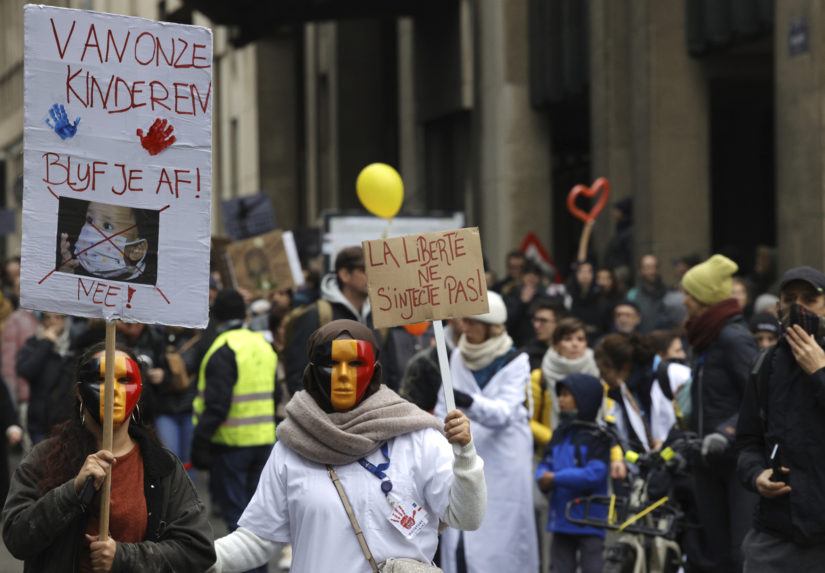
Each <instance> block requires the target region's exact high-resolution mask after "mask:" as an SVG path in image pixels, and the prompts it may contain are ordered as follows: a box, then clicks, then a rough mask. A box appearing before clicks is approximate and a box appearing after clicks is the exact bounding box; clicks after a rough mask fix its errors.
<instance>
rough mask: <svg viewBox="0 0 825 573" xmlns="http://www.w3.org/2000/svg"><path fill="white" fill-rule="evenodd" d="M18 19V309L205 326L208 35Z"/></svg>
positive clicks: (98, 22)
mask: <svg viewBox="0 0 825 573" xmlns="http://www.w3.org/2000/svg"><path fill="white" fill-rule="evenodd" d="M24 10H25V25H24V27H25V56H24V65H25V68H24V77H25V85H24V91H25V118H24V122H25V124H24V133H25V147H24V162H25V166H24V191H23V247H22V259H23V261H22V275H21V304H22V305H23V306H24V307H26V308H31V309H39V310H46V311H54V312H62V313H66V314H73V315H79V316H87V317H92V318H106V319H114V318H119V319H123V320H127V321H138V322H144V323H162V324H172V325H180V326H189V327H203V326H205V325H206V322H207V319H208V284H209V244H210V241H209V238H210V228H211V221H210V213H211V209H210V202H211V187H212V165H211V139H212V129H211V125H212V36H211V32H210V31H209V30H208V29H206V28H201V27H196V26H185V25H179V24H168V23H160V22H154V21H151V20H144V19H141V18H132V17H126V16H116V15H112V14H101V13H95V12H88V11H82V10H69V9H62V8H52V7H48V6H36V5H27V6H26V7H25V8H24Z"/></svg>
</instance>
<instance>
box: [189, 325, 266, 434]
mask: <svg viewBox="0 0 825 573" xmlns="http://www.w3.org/2000/svg"><path fill="white" fill-rule="evenodd" d="M224 345H227V346H229V348H231V349H232V351H233V352H234V353H235V363H236V364H237V367H238V380H237V382H236V383H235V386H234V387H233V389H232V405H231V406H230V407H229V414H228V415H227V417H226V420H224V422H223V424H221V425H220V427H219V428H218V429H217V430H216V431H215V433H214V434H213V436H212V442H214V443H216V444H222V445H225V446H234V447H244V446H264V445H268V444H273V443H275V396H274V393H275V369H276V367H277V364H278V357H277V355H276V354H275V351H274V350H273V349H272V346H271V345H270V344H269V343H268V342H267V341H266V339H265V338H264V337H263V335H262V334H261V333H259V332H253V331H251V330H247V329H246V328H239V329H235V330H228V331H226V332H224V333H223V334H220V335H219V336H218V337H217V338H216V339H215V342H213V343H212V346H210V347H209V350H208V351H207V353H206V355H205V356H204V357H203V361H201V367H200V372H199V374H198V394H197V396H196V397H195V400H194V402H192V410H193V415H192V419H193V422H194V423H195V425H197V423H198V416H200V415H201V414H202V413H203V409H204V399H203V396H204V392H205V391H206V365H207V363H208V362H209V359H210V358H212V355H213V354H214V353H215V352H217V351H218V350H219V349H220V348H222V347H223V346H224Z"/></svg>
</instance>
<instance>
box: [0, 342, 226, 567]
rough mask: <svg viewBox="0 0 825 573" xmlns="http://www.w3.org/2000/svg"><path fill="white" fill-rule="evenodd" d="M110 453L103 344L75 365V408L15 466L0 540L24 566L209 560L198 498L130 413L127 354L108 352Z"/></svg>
mask: <svg viewBox="0 0 825 573" xmlns="http://www.w3.org/2000/svg"><path fill="white" fill-rule="evenodd" d="M114 371H115V378H116V382H115V400H114V404H113V422H114V434H113V443H112V451H106V450H103V449H101V443H102V429H101V412H102V410H103V404H102V403H101V402H102V400H101V394H102V389H103V377H104V372H105V358H104V352H103V349H102V345H97V346H94V347H92V348H91V349H89V350H88V351H87V352H86V353H84V355H83V356H81V358H80V360H79V361H78V366H77V369H76V371H75V379H76V380H77V393H76V396H77V398H76V404H75V410H74V411H75V414H74V416H73V417H72V418H71V419H70V420H68V421H67V422H65V423H63V424H62V425H60V426H58V427H57V428H55V430H54V432H53V433H52V436H51V437H50V438H49V439H47V440H45V441H44V442H42V443H41V444H39V445H37V446H36V447H35V448H34V449H33V450H32V451H31V452H30V453H29V455H28V456H27V457H26V458H25V459H24V460H23V462H22V463H21V465H20V466H19V467H18V468H17V471H16V472H15V473H14V476H13V477H12V482H11V489H10V491H9V496H8V498H7V499H6V505H5V507H4V508H3V540H4V541H5V544H6V547H8V549H9V551H10V552H11V554H12V555H14V556H15V557H16V558H18V559H22V560H24V561H25V570H26V571H37V572H49V571H81V572H85V571H94V572H95V573H98V572H107V571H112V570H117V571H147V570H151V571H169V572H170V573H171V572H173V571H174V572H179V571H192V572H196V571H204V570H205V569H206V568H208V567H209V566H210V565H211V564H212V563H213V562H214V560H215V554H214V550H213V548H212V543H211V539H212V538H211V530H210V527H209V522H208V520H207V515H206V512H205V511H204V507H203V504H201V502H200V500H199V499H198V496H197V493H196V492H195V488H194V487H193V486H192V483H191V482H190V481H189V477H188V476H187V474H186V471H185V470H184V469H183V466H182V465H181V463H180V461H179V460H178V459H177V458H175V457H174V456H173V455H171V454H170V453H169V452H167V451H166V450H164V449H163V447H162V446H161V445H160V444H159V443H158V442H157V440H156V439H155V438H154V437H153V435H152V434H151V432H149V431H148V430H147V429H145V428H144V427H143V426H142V425H141V424H140V422H136V421H135V420H134V418H133V414H134V413H135V409H136V405H137V402H138V399H139V398H140V393H141V389H142V382H141V377H140V369H139V366H138V364H137V362H136V361H135V360H134V358H133V357H132V356H131V355H130V354H129V353H127V352H125V351H122V350H119V351H117V352H116V355H115V366H114ZM107 469H110V470H111V472H112V491H111V506H110V517H109V520H110V521H109V531H110V536H109V539H108V540H106V541H98V516H99V503H100V496H99V495H97V493H96V492H97V490H99V489H100V487H101V485H102V484H103V480H104V478H105V475H106V470H107Z"/></svg>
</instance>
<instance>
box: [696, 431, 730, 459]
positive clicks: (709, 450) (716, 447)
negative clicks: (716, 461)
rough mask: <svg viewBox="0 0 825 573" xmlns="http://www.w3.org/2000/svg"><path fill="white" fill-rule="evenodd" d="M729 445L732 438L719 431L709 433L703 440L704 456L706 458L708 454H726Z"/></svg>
mask: <svg viewBox="0 0 825 573" xmlns="http://www.w3.org/2000/svg"><path fill="white" fill-rule="evenodd" d="M729 446H730V440H728V439H727V438H726V437H725V436H724V435H723V434H720V433H718V432H714V433H713V434H708V435H707V436H705V439H703V440H702V457H703V458H706V457H707V456H708V454H710V455H713V456H717V455H721V454H724V453H725V451H727V449H728V447H729Z"/></svg>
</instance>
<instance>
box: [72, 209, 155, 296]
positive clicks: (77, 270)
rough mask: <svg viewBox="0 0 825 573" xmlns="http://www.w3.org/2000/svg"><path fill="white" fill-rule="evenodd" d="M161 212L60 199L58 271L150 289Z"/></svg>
mask: <svg viewBox="0 0 825 573" xmlns="http://www.w3.org/2000/svg"><path fill="white" fill-rule="evenodd" d="M158 222H159V213H158V211H155V210H152V209H136V208H133V207H124V206H121V205H110V204H108V203H99V202H93V201H83V200H81V199H72V198H69V197H61V198H60V204H59V207H58V214H57V246H56V267H57V270H58V271H59V272H64V273H73V274H77V275H85V276H91V277H96V278H101V279H107V280H113V281H124V282H131V283H139V284H151V285H154V284H155V283H156V281H157V252H158Z"/></svg>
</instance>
